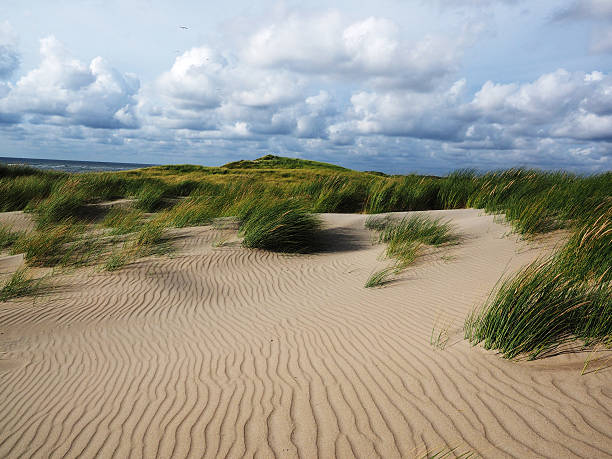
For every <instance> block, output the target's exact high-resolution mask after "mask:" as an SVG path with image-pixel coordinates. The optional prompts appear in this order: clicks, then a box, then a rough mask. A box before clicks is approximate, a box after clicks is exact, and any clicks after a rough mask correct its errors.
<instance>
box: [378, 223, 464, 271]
mask: <svg viewBox="0 0 612 459" xmlns="http://www.w3.org/2000/svg"><path fill="white" fill-rule="evenodd" d="M366 228H369V229H373V230H376V231H378V232H379V236H378V241H379V242H383V243H386V244H387V251H386V254H387V256H388V257H389V258H395V259H396V260H397V264H396V272H399V271H401V270H402V269H404V268H406V267H407V266H408V265H410V264H411V263H413V262H414V261H415V260H416V259H417V257H418V256H419V253H420V250H421V248H422V246H423V245H428V246H440V245H444V244H453V243H456V242H458V240H459V238H458V236H457V235H456V234H455V232H454V230H453V228H452V226H451V225H450V224H449V223H447V222H443V221H442V220H440V219H432V218H430V217H426V216H421V215H412V216H409V217H405V218H402V219H401V220H397V219H393V218H392V217H389V216H385V217H370V218H368V219H367V220H366Z"/></svg>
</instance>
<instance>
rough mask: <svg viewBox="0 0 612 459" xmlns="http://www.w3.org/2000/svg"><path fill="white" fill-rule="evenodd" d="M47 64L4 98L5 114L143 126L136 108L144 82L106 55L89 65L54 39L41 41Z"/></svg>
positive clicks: (73, 122) (37, 120) (0, 110)
mask: <svg viewBox="0 0 612 459" xmlns="http://www.w3.org/2000/svg"><path fill="white" fill-rule="evenodd" d="M40 54H41V63H40V66H39V67H38V68H36V69H34V70H31V71H30V72H28V73H27V74H26V75H24V76H23V77H21V78H20V79H19V80H18V81H17V83H16V84H15V85H12V86H11V87H10V90H9V91H8V93H7V94H6V95H5V97H4V98H2V99H0V113H2V114H3V116H17V115H21V116H28V117H29V121H30V122H32V123H38V124H58V125H82V126H87V127H92V128H104V129H118V128H135V127H137V126H138V120H137V118H136V115H135V112H134V108H135V105H136V94H137V93H138V89H139V86H140V83H139V80H138V78H137V77H136V76H134V75H131V74H122V73H120V72H118V71H117V70H115V69H114V68H112V67H111V66H110V65H109V63H108V62H106V61H105V60H104V59H102V58H101V57H96V58H94V59H93V60H92V61H91V62H90V64H89V65H86V64H84V63H82V62H80V61H78V60H77V59H74V58H72V57H71V56H70V53H69V52H68V51H67V50H66V49H65V48H64V46H63V45H62V44H61V43H60V42H59V41H58V40H57V39H55V38H54V37H52V36H50V37H47V38H44V39H42V40H41V42H40Z"/></svg>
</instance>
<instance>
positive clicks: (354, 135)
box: [0, 0, 612, 174]
mask: <svg viewBox="0 0 612 459" xmlns="http://www.w3.org/2000/svg"><path fill="white" fill-rule="evenodd" d="M177 3H179V4H178V5H177ZM356 3H359V6H357V5H356ZM183 27H184V28H183ZM611 66H612V0H561V1H560V0H556V1H537V2H533V1H522V0H403V1H402V0H379V1H376V2H373V1H372V2H369V1H364V2H354V1H348V0H345V1H340V0H336V1H311V2H296V1H280V2H279V1H266V0H264V1H258V2H246V1H238V0H225V1H223V2H209V1H181V2H169V1H161V0H133V1H129V0H122V1H120V0H104V1H103V0H80V1H76V0H57V1H55V2H48V1H27V0H3V1H2V5H1V6H0V145H1V147H0V156H14V157H20V156H21V157H38V158H58V159H60V158H61V159H82V160H101V161H125V162H144V163H196V164H205V165H219V164H223V163H225V162H228V161H233V160H237V159H245V158H255V157H258V156H261V155H263V154H266V153H276V154H281V155H286V156H293V157H303V158H309V159H317V160H323V161H330V162H334V163H337V164H342V165H344V166H347V167H351V168H355V169H362V170H366V169H367V170H382V171H385V172H394V173H406V172H421V173H437V174H441V173H446V172H448V171H450V170H453V169H456V168H464V167H474V168H478V169H482V170H487V169H494V168H503V167H517V166H527V167H539V168H546V169H568V170H573V171H577V172H587V173H588V172H598V171H605V170H611V169H612V75H611V74H610V71H611Z"/></svg>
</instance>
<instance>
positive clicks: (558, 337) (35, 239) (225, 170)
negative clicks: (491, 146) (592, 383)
mask: <svg viewBox="0 0 612 459" xmlns="http://www.w3.org/2000/svg"><path fill="white" fill-rule="evenodd" d="M119 198H128V199H130V200H132V201H131V202H132V203H133V204H132V206H131V208H130V209H127V210H124V211H120V210H113V211H110V212H109V211H108V208H107V207H106V208H105V207H104V206H99V203H101V202H102V201H108V200H113V199H119ZM465 207H474V208H481V209H484V210H485V211H486V212H489V213H493V214H499V215H500V216H503V218H505V219H506V220H507V221H508V222H509V224H510V225H511V226H512V228H513V229H514V231H516V232H517V233H519V234H521V235H522V236H523V237H525V238H529V237H533V236H535V235H538V234H542V233H547V232H550V231H553V230H556V229H559V228H565V229H567V230H569V231H570V232H571V234H572V235H573V236H571V238H570V239H569V241H568V242H567V244H566V245H565V246H564V247H563V248H561V249H560V251H559V252H558V253H557V254H555V255H554V256H553V257H551V258H550V259H548V260H542V261H540V263H538V264H536V265H532V266H529V267H528V268H526V269H524V270H523V271H521V272H520V273H518V274H517V275H515V276H513V277H511V278H508V279H504V280H502V281H501V283H500V285H499V288H498V289H496V291H495V292H492V295H491V297H490V299H489V300H488V301H487V302H486V304H484V305H483V307H482V308H481V309H479V310H478V311H475V312H474V313H473V314H472V315H471V316H470V317H469V318H468V319H467V321H466V325H465V332H466V338H467V339H469V340H470V341H471V342H472V343H474V344H476V343H483V344H484V345H485V347H488V348H491V349H497V350H499V351H500V352H501V353H502V354H503V355H504V356H506V357H509V358H513V357H518V356H524V355H526V356H529V357H532V358H534V357H539V356H542V355H545V354H547V353H548V352H549V351H551V350H552V349H554V348H555V347H556V346H558V345H559V344H561V343H564V342H566V341H568V340H576V339H579V340H581V342H586V343H587V344H588V343H595V342H598V343H599V342H604V343H605V342H608V341H609V340H610V336H612V324H611V323H612V314H611V313H610V312H611V310H612V306H611V304H612V300H611V298H612V274H611V273H612V267H611V266H610V260H612V253H611V247H612V228H611V226H610V225H611V223H610V222H611V221H612V210H611V209H612V173H610V172H608V173H604V174H599V175H593V176H578V175H574V174H569V173H564V172H542V171H534V170H525V169H511V170H504V171H495V172H490V173H486V174H476V173H475V172H473V171H457V172H454V173H452V174H450V175H448V176H446V177H432V176H418V175H405V176H387V175H385V174H380V173H373V172H357V171H352V170H349V169H345V168H342V167H340V166H334V165H330V164H325V163H318V162H314V161H304V160H297V159H291V158H282V157H277V156H272V155H268V156H265V157H263V158H260V159H258V160H254V161H239V162H235V163H230V164H227V165H225V166H222V167H202V166H191V165H178V166H156V167H150V168H145V169H139V170H132V171H122V172H114V173H88V174H66V173H55V172H45V171H40V170H36V169H32V168H27V167H8V166H1V165H0V210H1V211H10V210H26V211H28V212H33V213H34V215H35V217H36V219H37V222H38V229H37V230H35V231H34V232H32V233H28V234H20V235H13V234H11V233H10V232H9V231H7V230H6V229H4V230H2V232H1V234H0V244H1V245H2V246H3V247H4V249H5V250H10V251H12V252H13V253H17V252H19V253H21V252H24V253H25V254H26V260H27V262H28V264H31V265H43V266H54V265H71V264H83V263H90V264H91V263H97V264H101V265H104V266H106V267H107V268H108V269H118V268H120V267H121V266H122V264H124V263H127V262H129V261H131V260H133V259H135V258H137V257H139V256H144V255H147V254H151V253H154V252H155V247H157V246H161V245H163V244H165V243H166V233H167V232H166V228H167V227H184V226H195V225H206V224H210V223H211V222H212V221H213V219H215V218H218V217H228V216H232V217H238V218H239V220H240V227H241V229H240V230H241V233H242V234H243V236H244V244H245V245H246V246H247V247H259V248H263V249H267V250H279V251H293V252H305V251H310V250H313V249H314V248H315V247H316V239H317V233H318V226H319V225H318V221H317V219H316V218H315V217H313V216H312V213H316V212H362V213H382V212H391V211H410V210H430V209H457V208H465ZM151 213H152V214H151ZM417 223H418V224H417ZM430 223H431V222H429V223H428V222H423V221H421V222H416V221H411V220H409V221H404V222H403V223H401V224H400V225H399V226H397V224H394V225H389V222H385V221H384V220H380V221H378V222H377V223H376V224H375V223H372V225H373V226H372V227H373V228H374V229H377V230H379V231H380V234H381V241H382V242H385V243H387V244H388V254H389V255H390V256H391V257H395V258H397V259H398V260H404V262H403V263H404V265H405V263H407V262H409V260H410V259H411V258H414V257H415V256H416V254H417V253H418V247H419V244H435V243H437V242H436V241H438V242H439V241H445V242H449V240H448V239H445V237H448V236H449V234H450V233H449V231H448V228H446V229H444V224H443V223H442V222H434V223H435V225H434V226H433V227H432V226H431V224H430ZM376 225H378V226H377V227H375V226H376ZM402 225H403V226H402ZM428 225H429V227H428ZM400 227H401V231H400V230H399V228H400ZM423 228H428V229H427V230H426V231H424V230H423ZM394 231H395V233H394ZM400 233H401V234H402V236H399V235H398V234H400ZM440 237H441V238H442V239H439V238H440ZM108 238H111V239H110V240H109V239H108ZM112 238H122V239H121V241H122V244H123V249H122V251H120V252H116V251H115V250H114V249H113V248H112V242H113V241H115V240H114V239H112ZM115 245H116V244H115ZM58 254H61V255H58ZM401 264H402V262H401V261H400V265H401ZM377 274H378V276H377V278H376V279H373V282H374V285H379V284H380V283H384V281H385V280H386V279H387V278H388V273H377ZM606 340H608V341H606Z"/></svg>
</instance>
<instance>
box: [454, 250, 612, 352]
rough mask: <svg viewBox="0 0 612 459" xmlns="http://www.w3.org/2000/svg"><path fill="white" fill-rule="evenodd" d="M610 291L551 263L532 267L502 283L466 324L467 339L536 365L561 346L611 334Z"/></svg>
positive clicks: (606, 287)
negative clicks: (526, 359)
mask: <svg viewBox="0 0 612 459" xmlns="http://www.w3.org/2000/svg"><path fill="white" fill-rule="evenodd" d="M611 298H612V289H610V286H605V285H601V284H599V285H592V286H590V285H588V284H585V283H582V282H579V281H577V280H576V279H573V278H572V277H568V276H567V275H566V273H565V272H564V270H563V267H562V266H560V265H559V264H558V263H555V262H554V261H550V260H547V261H546V262H544V263H541V262H540V263H534V264H532V265H530V266H528V267H527V268H525V269H523V270H522V271H520V272H519V273H518V274H517V275H515V276H513V277H510V278H508V279H506V280H504V281H503V282H502V283H501V285H500V287H499V289H498V290H497V292H496V293H495V294H494V295H493V296H492V297H490V298H489V300H488V301H487V302H486V303H485V305H484V307H483V308H482V309H481V310H477V311H475V312H473V313H472V314H471V315H470V316H469V317H468V319H467V321H466V324H465V332H466V338H467V339H468V340H469V341H470V342H471V343H472V344H477V343H483V345H484V347H485V348H486V349H497V350H499V351H500V352H501V354H502V355H503V356H504V357H506V358H515V357H518V356H521V355H526V356H527V357H528V358H529V359H535V358H538V357H540V356H542V355H545V354H546V353H547V352H549V351H551V350H553V349H555V348H556V347H557V346H559V345H560V344H563V343H565V342H567V341H572V340H575V339H577V338H582V339H584V340H585V342H587V343H588V342H592V341H596V340H599V339H602V338H605V337H606V336H608V335H610V333H612V300H611Z"/></svg>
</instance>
